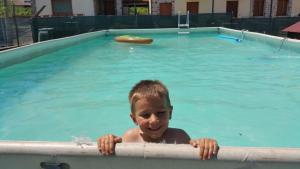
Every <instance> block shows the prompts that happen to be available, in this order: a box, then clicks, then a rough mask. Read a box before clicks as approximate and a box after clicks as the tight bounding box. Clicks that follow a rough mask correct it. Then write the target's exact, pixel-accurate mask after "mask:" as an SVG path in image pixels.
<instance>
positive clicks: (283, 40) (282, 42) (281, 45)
mask: <svg viewBox="0 0 300 169" xmlns="http://www.w3.org/2000/svg"><path fill="white" fill-rule="evenodd" d="M287 39H288V38H287V37H285V38H283V39H282V40H281V43H280V47H279V49H278V52H280V50H281V49H282V47H283V44H284V42H286V41H287Z"/></svg>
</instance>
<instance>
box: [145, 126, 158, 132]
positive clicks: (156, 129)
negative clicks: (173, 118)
mask: <svg viewBox="0 0 300 169" xmlns="http://www.w3.org/2000/svg"><path fill="white" fill-rule="evenodd" d="M160 128H161V126H160V127H158V128H155V129H152V128H148V130H150V131H158V130H159V129H160Z"/></svg>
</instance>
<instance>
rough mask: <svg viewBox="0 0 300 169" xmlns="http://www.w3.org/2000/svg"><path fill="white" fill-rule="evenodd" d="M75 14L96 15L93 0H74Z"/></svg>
mask: <svg viewBox="0 0 300 169" xmlns="http://www.w3.org/2000/svg"><path fill="white" fill-rule="evenodd" d="M72 8H73V15H77V14H84V15H85V16H94V15H95V8H94V1H93V0H72Z"/></svg>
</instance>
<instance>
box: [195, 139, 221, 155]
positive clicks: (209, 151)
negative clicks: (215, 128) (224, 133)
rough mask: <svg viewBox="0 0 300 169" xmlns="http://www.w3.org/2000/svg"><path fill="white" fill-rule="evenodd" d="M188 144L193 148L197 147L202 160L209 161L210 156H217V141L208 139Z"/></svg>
mask: <svg viewBox="0 0 300 169" xmlns="http://www.w3.org/2000/svg"><path fill="white" fill-rule="evenodd" d="M190 144H191V145H192V146H193V147H199V151H200V153H199V155H200V159H202V160H207V159H211V157H212V156H214V155H217V153H218V150H219V146H218V143H217V141H216V140H214V139H210V138H202V139H197V140H191V141H190Z"/></svg>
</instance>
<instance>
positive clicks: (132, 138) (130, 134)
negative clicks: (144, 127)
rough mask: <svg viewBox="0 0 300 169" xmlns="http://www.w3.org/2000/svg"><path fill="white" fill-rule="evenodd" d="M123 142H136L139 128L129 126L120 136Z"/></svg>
mask: <svg viewBox="0 0 300 169" xmlns="http://www.w3.org/2000/svg"><path fill="white" fill-rule="evenodd" d="M122 139H123V142H138V141H139V129H138V128H131V129H129V130H127V131H126V132H125V134H124V135H123V137H122Z"/></svg>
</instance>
